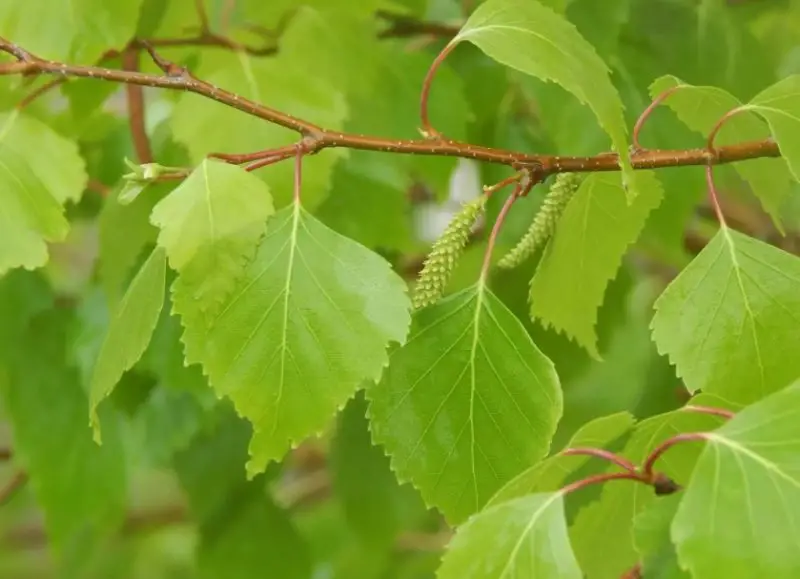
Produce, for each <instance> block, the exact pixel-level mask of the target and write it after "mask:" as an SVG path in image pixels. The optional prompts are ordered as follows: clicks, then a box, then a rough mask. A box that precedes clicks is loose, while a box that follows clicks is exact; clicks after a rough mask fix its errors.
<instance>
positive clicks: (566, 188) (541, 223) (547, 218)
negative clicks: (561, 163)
mask: <svg viewBox="0 0 800 579" xmlns="http://www.w3.org/2000/svg"><path fill="white" fill-rule="evenodd" d="M582 180H583V179H582V177H581V176H580V175H578V174H576V173H559V174H558V175H556V179H555V182H554V183H553V185H552V186H551V187H550V191H548V192H547V195H546V196H545V198H544V201H543V202H542V206H541V207H540V208H539V211H538V212H537V213H536V217H535V218H534V219H533V222H532V223H531V226H530V228H529V229H528V231H527V233H525V235H524V236H523V237H522V239H520V240H519V242H518V243H517V245H516V246H514V249H512V250H511V251H509V252H508V253H507V254H506V255H504V256H503V258H502V259H501V260H500V261H499V262H498V263H497V266H498V267H501V268H504V269H511V268H513V267H517V266H518V265H520V264H521V263H522V262H524V261H525V260H526V259H527V258H528V257H530V256H531V255H533V253H534V252H535V251H536V250H537V249H538V248H539V247H541V246H542V245H543V244H544V243H545V242H546V241H547V240H548V239H549V238H550V236H551V235H552V234H553V232H554V231H555V229H556V225H557V224H558V220H559V218H560V217H561V214H562V213H563V212H564V209H565V208H566V206H567V203H569V200H570V199H572V196H573V195H574V194H575V192H576V191H577V190H578V187H579V186H580V184H581V181H582Z"/></svg>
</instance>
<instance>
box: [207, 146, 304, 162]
mask: <svg viewBox="0 0 800 579" xmlns="http://www.w3.org/2000/svg"><path fill="white" fill-rule="evenodd" d="M296 150H297V148H296V146H295V145H293V144H292V145H286V146H285V147H278V148H275V149H264V150H263V151H255V152H253V153H244V154H240V155H237V154H235V153H233V154H232V153H209V154H208V156H209V157H214V158H217V159H222V160H223V161H227V162H228V163H233V164H234V165H241V164H242V163H248V162H250V161H258V160H260V159H267V158H271V157H274V156H276V155H282V154H284V153H288V154H289V156H292V155H294V153H295V151H296Z"/></svg>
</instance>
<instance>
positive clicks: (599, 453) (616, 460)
mask: <svg viewBox="0 0 800 579" xmlns="http://www.w3.org/2000/svg"><path fill="white" fill-rule="evenodd" d="M561 455H562V456H576V455H582V456H594V457H595V458H600V459H602V460H605V461H608V462H610V463H613V464H616V465H617V466H619V467H620V468H622V469H624V470H626V471H628V472H636V465H634V464H633V463H632V462H631V461H629V460H628V459H626V458H624V457H621V456H619V455H617V454H614V453H613V452H609V451H607V450H604V449H602V448H591V447H575V448H567V449H566V450H563V451H561Z"/></svg>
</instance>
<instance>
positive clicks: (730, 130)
mask: <svg viewBox="0 0 800 579" xmlns="http://www.w3.org/2000/svg"><path fill="white" fill-rule="evenodd" d="M678 86H679V87H681V88H680V89H679V90H677V91H676V92H674V93H672V94H671V95H670V96H669V98H667V100H666V101H665V104H666V105H667V106H668V107H669V108H671V109H672V110H673V111H674V112H675V114H676V115H677V116H678V118H679V119H680V120H681V121H682V122H683V123H684V124H685V125H686V126H687V127H689V128H690V129H692V130H694V131H697V132H698V133H700V134H701V135H703V136H704V137H707V136H708V135H709V133H710V132H711V131H712V130H713V129H714V126H715V125H716V124H717V122H718V121H719V120H720V119H721V118H722V117H723V116H724V115H725V114H726V113H728V112H730V111H732V110H733V109H735V108H737V107H740V106H741V105H742V103H741V102H740V101H739V99H737V98H736V97H735V96H733V95H732V94H730V93H728V92H726V91H724V90H722V89H721V88H717V87H714V86H692V85H689V84H686V83H684V82H683V81H682V80H680V79H679V78H676V77H674V76H670V75H667V76H662V77H661V78H658V79H657V80H655V81H654V82H653V84H651V85H650V94H651V96H652V97H653V98H656V96H658V95H659V94H661V93H662V92H664V91H666V90H669V89H671V88H673V87H678ZM766 132H767V127H765V126H764V123H763V121H761V120H760V119H759V118H758V117H757V116H756V115H754V114H752V113H747V112H744V113H737V114H736V115H734V116H732V117H731V118H730V119H728V120H726V121H725V124H724V125H723V127H722V129H721V130H720V132H719V134H718V135H717V137H716V139H715V141H714V142H715V144H716V145H732V144H737V143H744V142H747V141H754V140H757V139H762V138H764V136H765V133H766ZM733 167H734V169H736V171H737V172H738V173H739V175H740V176H741V177H742V179H744V180H745V181H747V182H748V183H749V184H750V186H751V187H752V188H753V193H755V194H756V195H757V196H758V198H759V199H760V200H761V204H762V206H763V207H764V209H765V210H766V211H767V212H768V213H769V214H770V215H771V216H772V219H773V220H774V221H775V224H776V225H777V226H778V227H779V228H780V229H782V225H781V221H780V209H781V205H782V204H783V202H784V201H785V199H786V197H787V196H788V195H789V185H790V183H791V179H792V175H791V173H790V172H789V168H788V167H787V165H786V162H785V161H784V160H783V159H766V158H765V159H751V160H749V161H747V162H746V163H736V164H735V165H734V166H733Z"/></svg>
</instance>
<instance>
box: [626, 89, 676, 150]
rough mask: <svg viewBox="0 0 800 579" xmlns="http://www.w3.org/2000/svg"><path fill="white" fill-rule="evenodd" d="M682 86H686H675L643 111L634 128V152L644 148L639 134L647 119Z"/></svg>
mask: <svg viewBox="0 0 800 579" xmlns="http://www.w3.org/2000/svg"><path fill="white" fill-rule="evenodd" d="M682 86H684V85H678V86H673V87H672V88H668V89H667V90H665V91H664V92H662V93H661V94H659V95H658V96H657V97H656V98H654V99H653V102H651V103H650V104H649V105H648V107H647V108H646V109H644V111H642V114H641V115H639V118H638V119H636V124H635V125H634V126H633V135H632V136H631V143H632V145H633V150H634V151H639V150H641V149H642V146H641V145H640V143H639V133H641V131H642V127H643V126H644V124H645V122H647V119H649V118H650V115H652V114H653V111H654V110H656V109H657V108H658V106H659V105H660V104H661V103H663V102H664V101H665V100H666V99H667V97H669V96H670V95H671V94H672V93H674V92H675V91H677V90H678V89H679V88H681V87H682Z"/></svg>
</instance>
